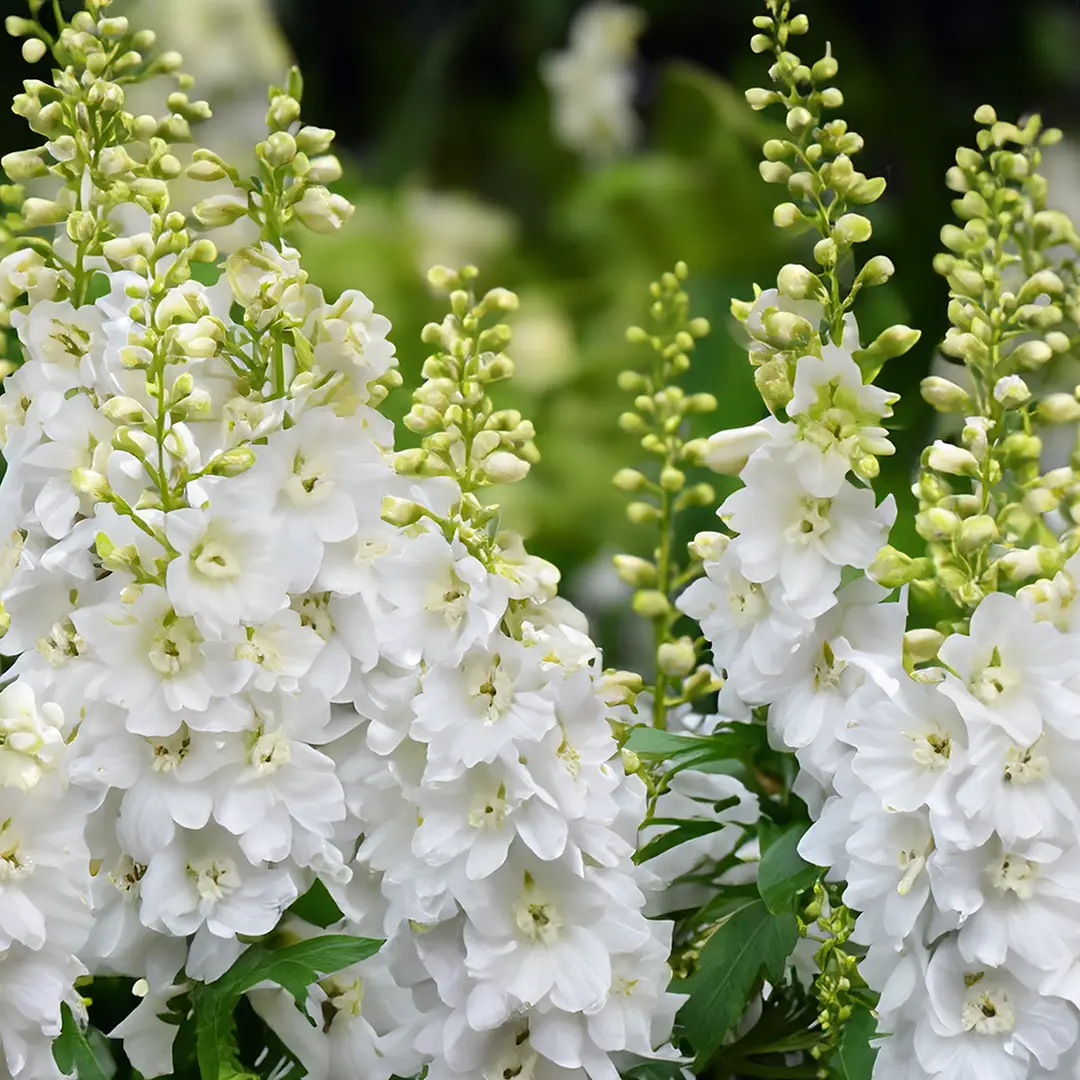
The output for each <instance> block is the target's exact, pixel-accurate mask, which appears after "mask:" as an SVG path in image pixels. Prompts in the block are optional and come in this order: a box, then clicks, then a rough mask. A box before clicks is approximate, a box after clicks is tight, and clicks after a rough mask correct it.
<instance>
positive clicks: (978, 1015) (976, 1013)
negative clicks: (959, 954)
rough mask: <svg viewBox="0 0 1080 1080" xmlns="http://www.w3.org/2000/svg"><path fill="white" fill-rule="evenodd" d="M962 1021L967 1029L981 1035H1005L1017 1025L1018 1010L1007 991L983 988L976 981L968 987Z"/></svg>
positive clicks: (961, 1015) (961, 1016)
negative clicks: (1015, 1008) (1014, 1007)
mask: <svg viewBox="0 0 1080 1080" xmlns="http://www.w3.org/2000/svg"><path fill="white" fill-rule="evenodd" d="M969 978H970V976H969ZM960 1022H961V1024H962V1025H963V1028H964V1030H965V1031H977V1032H978V1033H979V1034H980V1035H1005V1034H1007V1033H1008V1032H1010V1031H1012V1029H1013V1028H1014V1027H1015V1026H1016V1011H1015V1010H1014V1009H1013V1003H1012V999H1011V998H1010V997H1009V994H1008V992H1007V991H1005V990H1002V989H993V990H990V989H986V990H983V989H980V988H979V987H978V984H977V982H976V983H975V984H973V985H972V986H970V987H968V992H967V997H966V998H965V999H964V1007H963V1010H962V1011H961V1014H960Z"/></svg>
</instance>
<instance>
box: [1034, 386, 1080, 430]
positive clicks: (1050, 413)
mask: <svg viewBox="0 0 1080 1080" xmlns="http://www.w3.org/2000/svg"><path fill="white" fill-rule="evenodd" d="M1035 415H1036V416H1037V417H1038V418H1039V419H1040V420H1041V421H1042V422H1043V423H1044V424H1071V423H1074V422H1075V421H1077V420H1080V402H1078V401H1077V400H1076V397H1075V395H1073V394H1065V393H1060V394H1047V395H1046V397H1044V398H1043V399H1042V401H1040V402H1039V404H1038V406H1037V407H1036V409H1035Z"/></svg>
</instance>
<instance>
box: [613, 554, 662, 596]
mask: <svg viewBox="0 0 1080 1080" xmlns="http://www.w3.org/2000/svg"><path fill="white" fill-rule="evenodd" d="M613 562H614V563H615V570H616V571H617V572H618V575H619V580H620V581H625V582H626V584H627V585H632V586H633V587H634V588H635V589H647V588H650V587H652V586H653V585H655V584H656V567H655V566H654V565H653V563H651V562H649V561H648V559H640V558H638V556H636V555H616V556H615V557H614V559H613Z"/></svg>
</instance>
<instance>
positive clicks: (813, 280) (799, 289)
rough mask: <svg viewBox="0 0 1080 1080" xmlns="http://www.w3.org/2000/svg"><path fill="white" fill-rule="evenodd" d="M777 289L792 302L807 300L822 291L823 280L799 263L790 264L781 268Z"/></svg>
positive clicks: (777, 278) (777, 279)
mask: <svg viewBox="0 0 1080 1080" xmlns="http://www.w3.org/2000/svg"><path fill="white" fill-rule="evenodd" d="M776 287H777V289H778V290H779V291H780V292H781V293H782V294H783V295H784V296H788V297H790V298H791V299H792V300H805V299H806V298H807V297H808V296H809V297H812V296H814V295H815V294H816V293H818V292H820V291H822V284H821V278H819V277H818V276H817V274H815V273H813V272H812V271H810V270H808V269H807V268H806V267H805V266H801V265H800V264H799V263H788V264H787V265H786V266H784V267H782V268H781V270H780V273H779V274H778V275H777V277H776Z"/></svg>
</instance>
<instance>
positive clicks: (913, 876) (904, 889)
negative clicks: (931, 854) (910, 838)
mask: <svg viewBox="0 0 1080 1080" xmlns="http://www.w3.org/2000/svg"><path fill="white" fill-rule="evenodd" d="M896 865H897V866H898V867H900V869H901V870H902V871H903V875H902V876H901V878H900V882H899V884H898V885H897V886H896V891H897V892H898V893H899V894H900V895H901V896H907V894H908V893H909V892H911V890H912V888H914V886H915V882H916V881H918V880H919V875H920V874H921V873H922V872H923V869H924V868H925V867H926V849H925V848H924V849H923V850H922V851H920V850H919V849H918V848H916V847H910V848H904V849H902V850H900V851H898V852H897V854H896Z"/></svg>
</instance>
